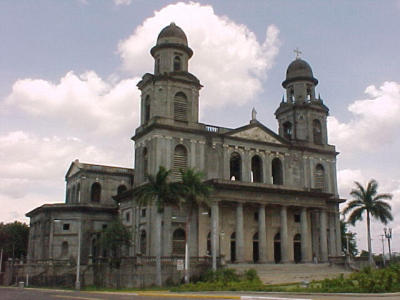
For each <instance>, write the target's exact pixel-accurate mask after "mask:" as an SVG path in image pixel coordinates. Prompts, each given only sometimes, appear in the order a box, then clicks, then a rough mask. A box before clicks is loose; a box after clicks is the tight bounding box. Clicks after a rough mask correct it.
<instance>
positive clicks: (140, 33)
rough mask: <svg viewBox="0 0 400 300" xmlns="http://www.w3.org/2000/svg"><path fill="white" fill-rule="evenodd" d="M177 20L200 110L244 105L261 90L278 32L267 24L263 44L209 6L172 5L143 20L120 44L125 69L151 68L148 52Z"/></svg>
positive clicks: (137, 71) (135, 71) (275, 50)
mask: <svg viewBox="0 0 400 300" xmlns="http://www.w3.org/2000/svg"><path fill="white" fill-rule="evenodd" d="M171 22H175V23H176V24H177V25H178V26H179V27H181V28H182V29H183V30H184V31H185V33H186V35H187V37H188V41H189V46H190V47H191V48H192V49H193V51H194V55H193V58H192V59H191V60H190V65H189V71H190V72H191V73H193V74H194V75H195V76H197V77H198V78H199V79H200V80H201V82H202V84H203V85H204V88H203V90H202V96H201V104H202V105H203V106H210V105H213V106H214V107H215V106H222V105H226V104H229V105H232V104H233V105H242V104H245V103H246V102H248V101H250V100H251V99H252V98H253V97H254V96H255V95H256V94H258V93H259V92H260V91H261V90H262V82H261V81H262V79H264V78H265V76H266V72H267V70H268V69H269V68H271V66H272V64H273V62H274V59H275V56H276V55H277V54H278V51H279V45H280V42H279V39H278V35H279V30H278V28H277V27H276V26H274V25H270V26H268V28H267V30H266V37H265V41H264V42H263V43H259V42H258V41H257V38H256V36H255V34H254V33H253V32H251V31H250V30H249V29H248V28H247V27H246V26H245V25H242V24H236V23H235V22H233V21H232V20H230V19H229V18H228V17H226V16H218V15H216V14H215V12H214V10H213V8H212V7H211V6H209V5H200V4H199V3H194V2H189V3H182V2H180V3H176V4H172V5H168V6H166V7H164V8H162V9H161V10H159V11H156V12H155V13H154V16H153V17H150V18H147V19H146V20H145V21H144V22H143V23H142V25H140V26H139V27H137V28H136V30H135V31H134V33H133V34H132V35H131V36H130V37H129V38H127V39H126V40H124V41H121V42H120V44H119V54H120V55H121V58H122V61H123V67H124V68H125V69H126V70H128V71H130V72H132V74H135V75H136V74H143V73H145V72H150V71H151V70H153V58H152V57H151V55H150V54H149V49H150V48H151V47H153V46H154V45H155V43H156V38H157V35H158V33H159V32H160V31H161V29H162V28H164V27H165V26H167V25H168V24H170V23H171Z"/></svg>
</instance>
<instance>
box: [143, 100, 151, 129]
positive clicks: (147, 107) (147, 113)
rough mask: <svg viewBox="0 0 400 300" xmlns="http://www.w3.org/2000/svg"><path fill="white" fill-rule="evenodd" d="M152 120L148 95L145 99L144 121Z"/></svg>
mask: <svg viewBox="0 0 400 300" xmlns="http://www.w3.org/2000/svg"><path fill="white" fill-rule="evenodd" d="M149 120H150V96H149V95H147V96H146V100H144V122H145V123H147V122H148V121H149Z"/></svg>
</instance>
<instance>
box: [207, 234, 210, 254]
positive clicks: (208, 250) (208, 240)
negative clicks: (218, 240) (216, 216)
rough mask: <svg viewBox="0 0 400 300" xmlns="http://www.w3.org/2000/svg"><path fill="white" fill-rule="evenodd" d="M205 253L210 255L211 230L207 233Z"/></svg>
mask: <svg viewBox="0 0 400 300" xmlns="http://www.w3.org/2000/svg"><path fill="white" fill-rule="evenodd" d="M207 255H211V232H209V233H208V234H207Z"/></svg>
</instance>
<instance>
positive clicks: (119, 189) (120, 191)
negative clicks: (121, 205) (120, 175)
mask: <svg viewBox="0 0 400 300" xmlns="http://www.w3.org/2000/svg"><path fill="white" fill-rule="evenodd" d="M125 191H126V186H125V185H124V184H121V185H120V186H119V187H118V188H117V195H119V194H122V193H123V192H125Z"/></svg>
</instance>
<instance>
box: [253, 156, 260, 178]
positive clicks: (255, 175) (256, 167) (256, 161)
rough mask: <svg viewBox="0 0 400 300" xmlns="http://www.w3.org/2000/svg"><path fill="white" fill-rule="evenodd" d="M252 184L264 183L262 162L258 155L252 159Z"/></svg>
mask: <svg viewBox="0 0 400 300" xmlns="http://www.w3.org/2000/svg"><path fill="white" fill-rule="evenodd" d="M251 174H252V182H262V161H261V158H260V157H259V156H258V155H254V156H253V157H252V159H251Z"/></svg>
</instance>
